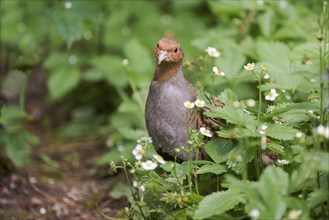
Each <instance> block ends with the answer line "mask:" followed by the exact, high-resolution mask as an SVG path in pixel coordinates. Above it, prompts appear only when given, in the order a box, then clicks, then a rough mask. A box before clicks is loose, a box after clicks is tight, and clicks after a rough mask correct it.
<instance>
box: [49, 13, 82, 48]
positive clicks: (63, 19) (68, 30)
mask: <svg viewBox="0 0 329 220" xmlns="http://www.w3.org/2000/svg"><path fill="white" fill-rule="evenodd" d="M52 18H53V20H54V24H55V27H56V28H57V30H58V32H59V33H60V34H61V35H62V36H63V37H64V39H65V40H66V43H67V45H68V47H70V46H71V45H72V43H73V42H74V41H76V40H78V39H79V38H80V37H81V36H82V34H83V31H84V27H83V22H82V17H81V16H80V14H78V13H75V12H74V11H72V10H56V11H54V12H53V14H52Z"/></svg>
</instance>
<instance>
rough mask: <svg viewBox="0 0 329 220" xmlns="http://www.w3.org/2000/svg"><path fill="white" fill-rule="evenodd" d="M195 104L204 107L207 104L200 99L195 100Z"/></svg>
mask: <svg viewBox="0 0 329 220" xmlns="http://www.w3.org/2000/svg"><path fill="white" fill-rule="evenodd" d="M194 104H195V106H197V107H199V108H202V107H204V105H205V103H204V101H203V100H200V99H197V100H195V102H194Z"/></svg>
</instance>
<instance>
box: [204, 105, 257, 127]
mask: <svg viewBox="0 0 329 220" xmlns="http://www.w3.org/2000/svg"><path fill="white" fill-rule="evenodd" d="M213 110H214V112H206V113H204V114H205V115H207V116H209V117H213V118H222V119H224V120H226V121H227V122H229V123H232V124H236V125H240V126H243V127H245V128H247V129H248V130H250V131H255V129H256V125H255V124H256V121H255V119H254V117H253V116H251V115H248V114H246V113H244V112H243V110H242V109H237V108H236V107H234V106H232V105H228V104H226V103H225V106H224V107H223V108H215V109H213Z"/></svg>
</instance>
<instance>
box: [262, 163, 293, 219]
mask: <svg viewBox="0 0 329 220" xmlns="http://www.w3.org/2000/svg"><path fill="white" fill-rule="evenodd" d="M288 185H289V179H288V174H287V173H286V172H284V171H283V169H282V168H280V167H275V166H268V167H267V168H266V169H265V171H264V172H263V174H262V176H261V177H260V179H259V183H258V190H259V192H260V194H261V196H262V200H263V201H265V204H266V206H267V212H266V213H262V216H261V217H263V218H270V219H281V218H282V216H283V215H284V213H285V210H286V208H287V205H286V203H285V201H284V200H283V199H282V198H283V196H285V195H287V193H288Z"/></svg>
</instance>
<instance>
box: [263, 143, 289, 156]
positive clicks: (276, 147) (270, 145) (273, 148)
mask: <svg viewBox="0 0 329 220" xmlns="http://www.w3.org/2000/svg"><path fill="white" fill-rule="evenodd" d="M266 147H267V148H268V149H269V150H271V151H274V152H277V153H279V154H285V151H284V147H283V146H282V145H279V144H275V143H268V144H267V145H266Z"/></svg>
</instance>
